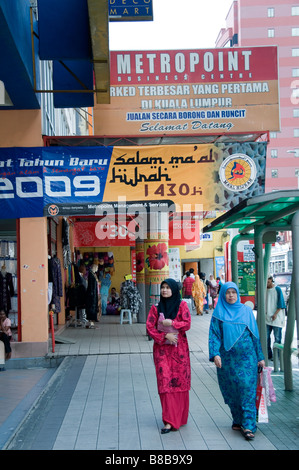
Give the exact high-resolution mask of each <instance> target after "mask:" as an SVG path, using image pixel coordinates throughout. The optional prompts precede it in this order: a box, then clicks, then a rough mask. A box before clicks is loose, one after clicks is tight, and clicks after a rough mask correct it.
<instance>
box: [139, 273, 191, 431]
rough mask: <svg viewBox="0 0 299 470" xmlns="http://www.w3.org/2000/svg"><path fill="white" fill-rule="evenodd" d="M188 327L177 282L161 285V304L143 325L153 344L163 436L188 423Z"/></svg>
mask: <svg viewBox="0 0 299 470" xmlns="http://www.w3.org/2000/svg"><path fill="white" fill-rule="evenodd" d="M159 317H160V321H159ZM163 318H164V320H163ZM190 325H191V316H190V312H189V308H188V305H187V303H186V302H185V301H184V300H181V297H180V292H179V288H178V284H177V282H176V281H175V280H174V279H166V280H165V281H163V282H162V284H161V293H160V302H159V303H158V305H157V306H156V305H153V306H152V307H151V309H150V311H149V314H148V318H147V321H146V328H147V332H148V334H149V335H150V336H151V337H152V338H153V340H154V345H153V356H154V363H155V368H156V376H157V386H158V393H159V396H160V401H161V406H162V420H163V422H164V427H163V428H162V429H161V433H162V434H166V433H169V432H170V431H172V430H173V431H174V430H177V429H179V428H180V427H181V426H183V425H185V424H186V423H187V420H188V413H189V390H190V386H191V367H190V354H189V346H188V341H187V336H186V331H187V330H189V329H190ZM170 329H172V331H171V330H170Z"/></svg>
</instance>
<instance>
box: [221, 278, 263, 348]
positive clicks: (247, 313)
mask: <svg viewBox="0 0 299 470" xmlns="http://www.w3.org/2000/svg"><path fill="white" fill-rule="evenodd" d="M230 288H232V289H235V291H236V292H237V295H238V297H237V301H236V302H235V303H234V304H229V303H228V302H226V298H225V294H226V291H227V290H228V289H230ZM213 317H215V318H217V319H218V320H220V321H221V322H222V323H223V342H224V348H225V350H226V351H229V350H230V349H231V348H232V347H233V346H234V344H235V343H236V342H237V341H238V339H239V338H240V337H241V335H242V334H243V333H244V330H245V329H246V328H248V329H249V330H250V331H251V333H252V334H253V335H254V336H255V337H256V338H259V331H258V327H257V323H256V321H255V318H254V315H253V312H252V310H251V308H249V307H248V306H247V305H244V304H242V303H241V301H240V293H239V289H238V287H237V285H236V284H235V283H234V282H226V283H225V284H222V286H221V289H220V292H219V298H218V302H217V305H216V308H215V310H214V312H213Z"/></svg>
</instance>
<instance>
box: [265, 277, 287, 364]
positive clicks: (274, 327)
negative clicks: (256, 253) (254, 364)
mask: <svg viewBox="0 0 299 470" xmlns="http://www.w3.org/2000/svg"><path fill="white" fill-rule="evenodd" d="M285 308H286V305H285V301H284V298H283V293H282V290H281V288H280V287H279V286H275V284H274V279H273V276H269V277H268V280H267V293H266V327H267V348H268V359H272V357H273V351H272V348H271V333H272V331H273V334H274V341H275V343H278V344H281V337H282V328H283V326H284V321H285V311H284V309H285Z"/></svg>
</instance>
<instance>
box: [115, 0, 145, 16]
mask: <svg viewBox="0 0 299 470" xmlns="http://www.w3.org/2000/svg"><path fill="white" fill-rule="evenodd" d="M109 21H153V0H126V1H125V2H124V0H109Z"/></svg>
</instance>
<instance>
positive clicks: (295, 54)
mask: <svg viewBox="0 0 299 470" xmlns="http://www.w3.org/2000/svg"><path fill="white" fill-rule="evenodd" d="M292 57H299V47H293V48H292Z"/></svg>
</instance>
